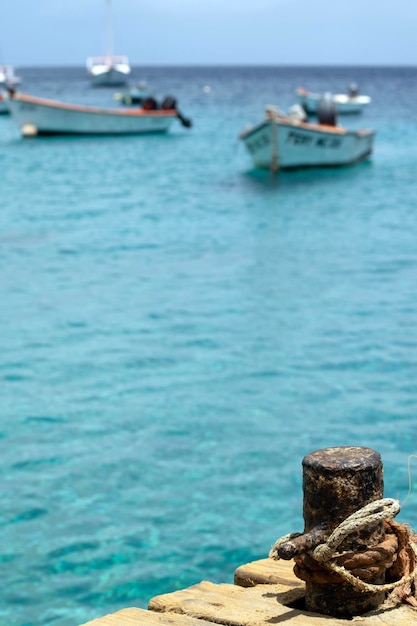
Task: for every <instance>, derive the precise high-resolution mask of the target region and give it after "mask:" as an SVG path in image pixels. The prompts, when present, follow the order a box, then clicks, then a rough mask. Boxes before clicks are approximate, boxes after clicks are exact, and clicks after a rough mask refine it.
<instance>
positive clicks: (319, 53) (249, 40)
mask: <svg viewBox="0 0 417 626" xmlns="http://www.w3.org/2000/svg"><path fill="white" fill-rule="evenodd" d="M111 14H112V25H113V42H114V47H113V52H114V53H115V54H126V55H128V57H129V59H130V62H131V63H132V65H137V66H140V65H144V66H149V65H368V66H369V65H382V66H387V65H388V66H396V65H407V66H410V65H411V66H414V65H417V45H416V34H415V31H416V27H417V0H396V1H395V2H388V1H387V0H385V1H383V0H345V1H344V2H343V1H342V0H313V1H312V0H227V1H226V0H112V11H111ZM107 15H108V13H107V10H106V1H105V0H3V6H2V16H1V29H0V63H10V64H11V65H14V66H15V67H36V66H59V65H69V66H80V65H84V63H85V60H86V57H88V56H91V55H93V56H94V55H101V54H104V53H106V52H107V41H108V29H107Z"/></svg>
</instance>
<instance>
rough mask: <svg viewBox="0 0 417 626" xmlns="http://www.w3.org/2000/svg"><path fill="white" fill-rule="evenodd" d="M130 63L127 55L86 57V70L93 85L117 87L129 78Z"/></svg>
mask: <svg viewBox="0 0 417 626" xmlns="http://www.w3.org/2000/svg"><path fill="white" fill-rule="evenodd" d="M130 71H131V70H130V64H129V59H128V58H127V56H123V55H119V56H117V55H112V54H109V55H107V56H101V57H100V56H98V57H88V59H87V72H88V74H89V76H90V80H91V84H92V85H93V86H94V87H117V86H119V85H125V84H126V83H127V81H128V79H129V74H130Z"/></svg>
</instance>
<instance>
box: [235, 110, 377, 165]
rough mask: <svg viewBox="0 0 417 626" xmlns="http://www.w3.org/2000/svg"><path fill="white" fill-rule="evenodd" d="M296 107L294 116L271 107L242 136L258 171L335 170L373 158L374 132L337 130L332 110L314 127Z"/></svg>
mask: <svg viewBox="0 0 417 626" xmlns="http://www.w3.org/2000/svg"><path fill="white" fill-rule="evenodd" d="M296 107H297V108H294V107H293V110H292V114H291V115H285V114H284V113H282V112H281V111H280V110H279V109H277V108H276V107H273V106H268V107H267V109H266V118H265V119H264V120H263V121H262V122H261V123H260V124H258V125H256V126H254V127H253V128H249V129H247V130H244V131H243V132H242V133H241V134H240V139H241V140H242V141H243V142H244V144H245V146H246V148H247V150H248V151H249V153H250V155H251V157H252V159H253V163H254V165H255V167H260V168H266V169H270V170H272V171H278V170H280V169H282V170H287V169H295V168H301V167H336V166H341V165H351V164H353V163H358V162H359V161H363V160H365V159H366V158H367V157H368V156H369V155H370V154H371V152H372V146H373V139H374V135H375V133H374V131H373V130H347V129H346V128H342V127H340V126H336V125H335V115H334V114H332V112H331V111H330V110H328V111H327V115H324V116H323V118H324V119H322V121H321V123H319V124H311V123H308V122H306V121H304V120H303V112H302V111H301V109H300V107H299V105H296ZM304 116H305V114H304Z"/></svg>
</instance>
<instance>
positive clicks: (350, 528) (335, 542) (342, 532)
mask: <svg viewBox="0 0 417 626" xmlns="http://www.w3.org/2000/svg"><path fill="white" fill-rule="evenodd" d="M399 511H400V503H399V502H398V500H394V499H393V498H382V499H381V500H375V501H374V502H371V503H370V504H367V505H366V506H364V507H362V508H361V509H359V510H358V511H356V512H355V513H353V514H352V515H350V516H349V517H348V518H346V519H345V520H344V521H343V522H341V524H339V526H337V528H335V530H334V531H333V532H332V533H331V534H330V536H329V537H328V538H327V540H326V541H325V542H324V543H322V544H320V545H318V546H317V547H316V548H314V549H313V550H306V553H307V554H308V556H309V557H311V558H312V559H313V560H314V561H315V562H316V563H317V565H318V566H320V565H321V566H324V567H326V568H327V569H330V570H331V571H333V572H335V574H337V575H338V576H339V577H340V578H341V579H342V580H344V581H346V582H348V583H350V584H351V585H352V586H353V587H354V588H355V589H357V590H360V591H367V592H373V593H379V592H386V591H392V590H393V589H395V588H397V587H401V586H404V585H406V584H407V583H410V582H411V581H413V580H414V579H415V577H416V575H417V545H416V544H415V542H414V541H413V540H412V539H411V533H410V532H409V533H408V541H407V542H406V544H405V546H404V547H409V548H410V549H411V551H412V553H413V555H414V563H413V568H412V571H411V572H408V573H405V574H404V575H403V576H402V577H401V578H400V579H399V580H396V581H394V582H390V583H386V584H379V585H378V584H371V583H368V582H365V581H364V580H362V579H361V578H359V577H358V576H355V575H353V574H352V573H351V572H350V571H349V570H348V569H346V567H344V566H343V565H340V564H338V562H337V559H338V558H340V557H341V556H343V555H340V554H337V552H336V551H337V548H338V546H339V545H340V544H341V543H342V542H343V541H344V539H346V537H347V536H348V535H350V534H352V533H354V532H357V531H358V530H360V529H362V528H364V527H366V526H369V525H371V524H375V523H377V522H381V521H384V520H392V519H393V518H394V517H395V516H396V515H397V514H398V513H399ZM392 524H395V522H392ZM397 526H401V525H398V524H397ZM394 532H395V529H394ZM299 536H301V533H292V534H290V535H286V536H285V537H281V539H279V540H278V541H277V542H276V543H275V544H274V545H273V547H272V549H271V551H270V553H269V556H270V557H271V558H274V559H279V558H280V557H279V554H278V548H279V546H281V545H282V544H284V543H286V542H287V541H290V540H291V539H294V538H295V537H299ZM382 545H383V544H380V546H382ZM370 550H372V548H371V549H370ZM365 554H366V552H365V553H358V555H357V556H358V557H362V556H364V555H365ZM296 560H297V557H296ZM296 567H297V566H296Z"/></svg>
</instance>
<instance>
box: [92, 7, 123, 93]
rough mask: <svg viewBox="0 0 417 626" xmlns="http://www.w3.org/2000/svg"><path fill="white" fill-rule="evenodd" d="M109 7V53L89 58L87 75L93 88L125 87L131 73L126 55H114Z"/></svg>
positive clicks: (108, 8) (109, 8) (109, 10)
mask: <svg viewBox="0 0 417 626" xmlns="http://www.w3.org/2000/svg"><path fill="white" fill-rule="evenodd" d="M106 5H107V52H106V54H105V55H104V56H90V57H88V58H87V73H88V75H89V77H90V81H91V84H92V85H93V87H116V86H118V85H125V84H126V83H127V81H128V78H129V74H130V72H131V68H130V63H129V59H128V57H127V56H126V55H115V54H113V24H112V11H111V2H110V0H106Z"/></svg>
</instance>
